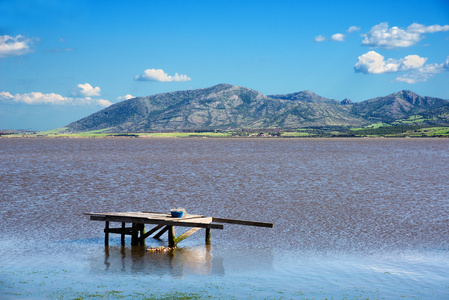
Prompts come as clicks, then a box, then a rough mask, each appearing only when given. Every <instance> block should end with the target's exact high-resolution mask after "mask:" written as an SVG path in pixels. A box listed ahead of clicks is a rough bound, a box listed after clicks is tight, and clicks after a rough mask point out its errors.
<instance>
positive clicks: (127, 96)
mask: <svg viewBox="0 0 449 300" xmlns="http://www.w3.org/2000/svg"><path fill="white" fill-rule="evenodd" d="M132 98H136V97H134V96H133V95H130V94H126V95H125V96H120V97H117V100H118V101H123V100H129V99H132Z"/></svg>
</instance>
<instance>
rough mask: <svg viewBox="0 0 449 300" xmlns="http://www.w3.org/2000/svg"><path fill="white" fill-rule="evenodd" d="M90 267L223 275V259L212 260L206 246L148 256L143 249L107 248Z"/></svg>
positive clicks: (213, 258)
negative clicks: (102, 256) (102, 259)
mask: <svg viewBox="0 0 449 300" xmlns="http://www.w3.org/2000/svg"><path fill="white" fill-rule="evenodd" d="M101 265H103V267H101ZM91 268H92V269H93V270H98V271H101V270H104V271H107V272H124V273H134V272H137V273H140V272H143V273H149V274H151V275H159V276H162V275H170V276H173V277H183V276H184V275H189V274H196V275H224V267H223V259H222V258H219V257H213V255H212V251H211V246H210V245H206V246H203V247H197V248H178V249H176V250H173V251H166V252H152V253H147V252H146V247H145V246H137V247H136V246H135V247H124V246H107V247H105V252H104V263H101V262H100V258H96V259H93V260H92V261H91Z"/></svg>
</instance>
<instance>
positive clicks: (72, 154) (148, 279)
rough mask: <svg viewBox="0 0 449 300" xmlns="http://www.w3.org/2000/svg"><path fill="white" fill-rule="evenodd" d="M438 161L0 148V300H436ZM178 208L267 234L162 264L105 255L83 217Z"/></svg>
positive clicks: (34, 144)
mask: <svg viewBox="0 0 449 300" xmlns="http://www.w3.org/2000/svg"><path fill="white" fill-rule="evenodd" d="M448 146H449V140H446V139H291V140H279V139H0V153H1V156H2V160H1V162H0V165H1V169H0V182H1V184H2V193H1V195H0V197H1V198H0V214H1V220H0V232H1V236H2V240H1V242H0V296H1V298H6V299H20V298H22V299H40V298H69V299H72V298H90V297H97V296H98V297H99V296H105V297H106V298H129V299H135V298H142V299H145V298H164V297H167V298H173V297H177V296H179V297H181V296H193V297H197V298H206V297H212V298H236V299H245V298H249V297H256V298H267V299H279V298H281V299H283V298H285V299H291V298H308V299H323V298H334V299H341V298H345V297H346V298H348V299H354V298H362V299H363V298H369V299H392V298H400V297H405V298H412V299H414V298H415V299H446V298H448V297H449V280H448V279H447V278H449V241H448V236H449V235H448V233H449V226H448V225H449V189H448V185H447V182H448V179H449V150H448V149H449V147H448ZM178 206H182V207H185V208H186V209H187V211H188V212H191V213H200V214H204V215H210V216H216V217H224V218H227V217H229V218H237V219H246V220H255V221H265V222H272V223H274V228H273V229H268V228H256V227H244V226H236V225H230V224H225V229H224V230H212V245H210V246H206V245H204V232H203V230H201V231H199V232H197V233H195V234H194V235H192V236H191V237H189V238H188V239H187V240H185V241H183V242H181V243H180V244H179V249H177V250H176V251H174V252H170V253H146V252H145V247H131V246H130V245H129V244H130V242H129V240H128V241H127V245H126V246H125V247H122V246H121V245H120V238H119V236H114V235H111V241H110V246H109V247H105V246H104V240H103V226H104V224H102V222H94V221H89V219H88V217H86V216H83V215H82V213H84V212H94V211H96V212H101V211H148V210H150V211H167V212H168V210H169V209H170V208H173V207H178ZM176 230H177V234H179V233H180V232H182V229H178V228H176ZM178 230H179V232H178ZM166 243H167V241H166V237H163V238H162V240H155V239H152V238H149V239H147V242H146V247H150V246H159V245H166Z"/></svg>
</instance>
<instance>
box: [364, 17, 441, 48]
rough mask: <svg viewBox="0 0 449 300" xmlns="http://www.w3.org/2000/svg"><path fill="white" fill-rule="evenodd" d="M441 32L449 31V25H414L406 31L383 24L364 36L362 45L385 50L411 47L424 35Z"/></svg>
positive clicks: (374, 27)
mask: <svg viewBox="0 0 449 300" xmlns="http://www.w3.org/2000/svg"><path fill="white" fill-rule="evenodd" d="M439 31H449V25H444V26H440V25H432V26H425V25H422V24H417V23H413V24H411V25H410V26H408V27H407V29H405V30H404V29H402V28H399V27H396V26H394V27H391V28H390V27H389V26H388V23H387V22H383V23H380V24H378V25H375V26H373V27H372V28H371V30H370V31H369V32H368V33H366V34H362V37H364V39H363V41H362V45H366V46H370V47H382V48H385V49H393V48H398V47H410V46H413V45H415V44H417V43H418V42H419V41H421V40H422V39H423V38H424V37H423V36H422V34H423V33H434V32H439Z"/></svg>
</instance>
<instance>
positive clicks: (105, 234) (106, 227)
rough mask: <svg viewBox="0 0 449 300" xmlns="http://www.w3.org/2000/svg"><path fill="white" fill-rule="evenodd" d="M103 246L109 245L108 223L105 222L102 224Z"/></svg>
mask: <svg viewBox="0 0 449 300" xmlns="http://www.w3.org/2000/svg"><path fill="white" fill-rule="evenodd" d="M104 244H105V245H106V246H108V245H109V221H106V222H105V224H104Z"/></svg>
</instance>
